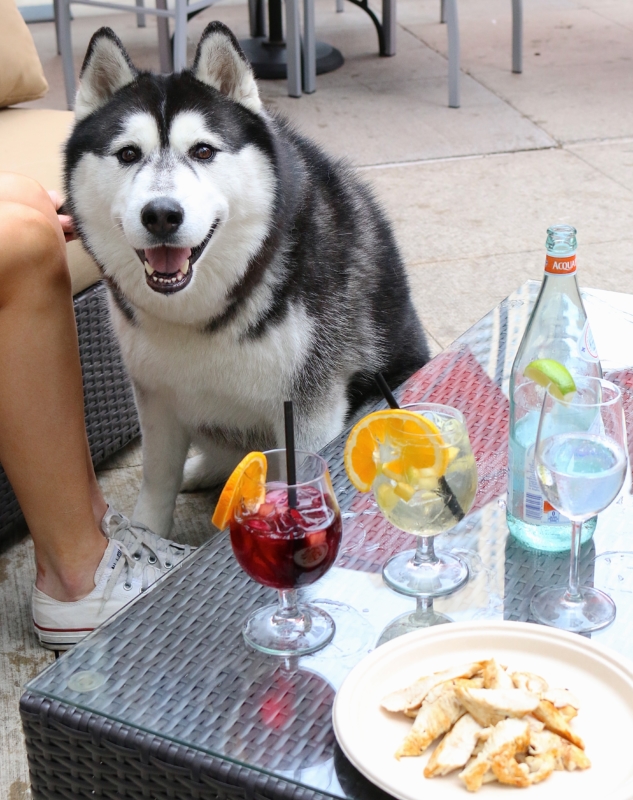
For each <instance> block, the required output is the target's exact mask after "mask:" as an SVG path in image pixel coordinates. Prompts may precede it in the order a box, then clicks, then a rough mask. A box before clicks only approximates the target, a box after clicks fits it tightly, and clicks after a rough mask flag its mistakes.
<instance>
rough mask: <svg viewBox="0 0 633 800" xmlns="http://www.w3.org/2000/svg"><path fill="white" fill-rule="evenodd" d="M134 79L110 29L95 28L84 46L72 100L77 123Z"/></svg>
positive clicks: (133, 72) (118, 43)
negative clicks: (76, 90) (77, 87)
mask: <svg viewBox="0 0 633 800" xmlns="http://www.w3.org/2000/svg"><path fill="white" fill-rule="evenodd" d="M135 77H136V69H135V68H134V65H133V64H132V62H131V61H130V57H129V56H128V54H127V53H126V51H125V48H124V47H123V45H122V44H121V41H120V39H119V37H118V36H117V35H116V33H115V32H114V31H113V30H112V29H111V28H99V30H98V31H97V32H96V33H95V34H94V36H93V37H92V39H91V40H90V44H89V45H88V51H87V53H86V57H85V59H84V63H83V66H82V68H81V74H80V76H79V91H78V92H77V98H76V100H75V117H76V119H77V120H80V119H83V118H84V117H87V116H88V114H92V112H93V111H96V110H97V109H98V108H100V107H101V106H103V105H105V104H106V103H107V102H108V100H110V98H111V97H112V95H113V94H114V93H115V92H118V90H119V89H122V88H123V87H124V86H126V85H127V84H128V83H132V81H133V80H134V78H135Z"/></svg>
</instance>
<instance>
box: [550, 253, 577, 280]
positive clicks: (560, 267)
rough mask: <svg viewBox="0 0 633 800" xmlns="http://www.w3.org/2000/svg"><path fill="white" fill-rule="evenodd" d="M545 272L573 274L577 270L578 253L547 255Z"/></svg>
mask: <svg viewBox="0 0 633 800" xmlns="http://www.w3.org/2000/svg"><path fill="white" fill-rule="evenodd" d="M545 272H547V273H549V274H550V275H573V274H574V272H576V253H574V254H573V256H563V257H559V256H551V255H549V253H548V254H547V255H546V256H545Z"/></svg>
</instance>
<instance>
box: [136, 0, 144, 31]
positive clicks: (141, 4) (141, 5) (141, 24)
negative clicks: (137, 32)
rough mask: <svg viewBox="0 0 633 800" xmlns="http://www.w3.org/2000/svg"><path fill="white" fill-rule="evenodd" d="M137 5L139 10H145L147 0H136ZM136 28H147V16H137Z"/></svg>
mask: <svg viewBox="0 0 633 800" xmlns="http://www.w3.org/2000/svg"><path fill="white" fill-rule="evenodd" d="M136 5H137V7H138V8H145V0H136ZM136 27H137V28H144V27H145V14H137V15H136Z"/></svg>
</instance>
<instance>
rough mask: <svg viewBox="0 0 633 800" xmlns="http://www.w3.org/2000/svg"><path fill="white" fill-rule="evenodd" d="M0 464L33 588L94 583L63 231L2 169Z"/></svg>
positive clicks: (69, 589) (98, 537)
mask: <svg viewBox="0 0 633 800" xmlns="http://www.w3.org/2000/svg"><path fill="white" fill-rule="evenodd" d="M0 242H2V247H1V248H0V463H1V464H2V466H3V468H4V470H5V472H6V474H7V476H8V478H9V480H10V482H11V484H12V486H13V489H14V491H15V494H16V496H17V498H18V500H19V502H20V506H21V508H22V511H23V513H24V516H25V518H26V521H27V524H28V526H29V530H30V532H31V535H32V536H33V541H34V544H35V557H36V561H37V580H36V586H37V587H38V588H39V589H40V590H41V591H42V592H44V593H45V594H47V595H48V596H49V597H52V598H54V599H56V600H77V599H80V598H81V597H84V596H85V595H87V594H88V593H89V592H91V591H92V590H93V589H94V574H95V570H96V568H97V566H98V565H99V562H100V560H101V558H102V557H103V553H104V551H105V548H106V545H107V541H106V539H105V537H104V535H103V534H102V532H101V530H100V527H99V521H100V520H101V518H102V516H103V514H104V513H105V510H106V503H105V501H104V499H103V496H102V495H101V492H100V490H99V486H98V484H97V481H96V478H95V475H94V470H93V468H92V463H91V461H90V456H89V452H88V443H87V438H86V431H85V424H84V407H83V391H82V380H81V367H80V363H79V348H78V340H77V330H76V325H75V317H74V312H73V304H72V295H71V290H70V276H69V273H68V266H67V263H66V253H65V244H64V236H63V233H62V231H61V227H60V225H59V222H58V220H57V215H56V213H55V209H54V207H53V204H52V202H51V200H50V198H49V197H48V195H47V193H46V192H45V191H44V190H43V189H42V187H40V186H39V184H37V183H36V182H34V181H31V180H29V179H27V178H22V177H21V176H16V175H7V174H0Z"/></svg>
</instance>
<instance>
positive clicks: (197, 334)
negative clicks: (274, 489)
mask: <svg viewBox="0 0 633 800" xmlns="http://www.w3.org/2000/svg"><path fill="white" fill-rule="evenodd" d="M66 190H67V197H68V206H69V211H70V213H72V215H73V217H74V220H75V224H76V227H77V230H78V232H79V234H80V236H81V239H82V241H83V243H84V245H85V246H86V247H87V248H88V250H89V251H90V252H91V253H92V255H93V256H94V258H95V260H96V261H97V263H98V264H99V266H100V268H101V270H102V272H103V275H104V278H105V280H106V281H107V284H108V286H109V289H110V295H111V300H112V303H111V306H112V316H113V322H114V326H115V329H116V332H117V334H118V337H119V340H120V343H121V347H122V351H123V356H124V359H125V363H126V365H127V368H128V370H129V373H130V375H131V378H132V381H133V384H134V389H135V393H136V400H137V403H138V408H139V413H140V418H141V426H142V433H143V484H142V488H141V492H140V495H139V499H138V503H137V506H136V509H135V512H134V517H135V518H136V519H138V520H139V521H141V522H144V523H145V524H147V525H148V526H149V527H151V528H152V529H153V530H155V531H156V532H157V533H160V534H162V535H166V534H168V532H169V529H170V526H171V521H172V514H173V509H174V504H175V499H176V495H177V493H178V491H179V489H180V488H181V484H182V487H183V488H185V489H195V488H198V487H202V486H208V485H212V484H213V483H217V482H219V481H220V480H222V479H224V478H225V477H226V476H227V475H228V473H229V472H230V470H231V469H232V468H233V467H234V466H235V464H236V463H237V462H238V460H239V459H240V457H241V456H242V455H243V454H244V453H245V452H247V451H248V450H250V449H265V448H271V447H275V446H279V445H283V401H284V400H286V399H292V400H293V401H294V404H295V424H296V427H297V441H298V445H299V446H300V447H302V448H304V449H311V450H316V449H319V448H321V447H323V446H324V445H325V444H326V443H327V442H328V441H330V440H331V439H332V438H333V437H334V436H336V435H337V434H338V433H339V432H340V431H341V430H342V429H343V426H344V424H345V422H346V420H348V419H349V417H350V414H351V413H352V411H353V410H354V409H355V408H357V407H358V405H359V404H360V403H361V402H362V400H364V399H365V398H366V397H367V396H368V394H370V393H372V392H373V391H374V385H373V375H374V374H375V373H376V372H377V371H378V370H380V371H382V372H383V373H384V374H385V376H386V377H387V380H388V381H390V382H392V383H394V384H395V383H396V382H397V381H398V380H400V379H401V378H403V377H405V376H406V375H408V374H410V373H412V372H413V371H414V370H415V369H417V368H418V367H420V366H421V365H422V364H423V363H425V361H426V360H428V350H427V345H426V341H425V337H424V334H423V332H422V328H421V326H420V323H419V321H418V318H417V316H416V313H415V310H414V308H413V305H412V302H411V298H410V293H409V287H408V283H407V278H406V275H405V271H404V268H403V264H402V261H401V258H400V255H399V253H398V249H397V247H396V244H395V242H394V237H393V234H392V232H391V230H390V227H389V224H388V223H387V221H386V220H385V217H384V216H383V214H382V212H381V210H380V208H379V207H378V205H377V204H376V201H375V200H374V199H373V198H372V196H371V193H370V191H369V190H368V189H367V187H366V186H364V185H363V184H362V183H359V182H358V180H357V179H356V178H355V176H354V175H353V173H352V172H351V170H350V169H348V168H347V167H346V166H344V165H342V164H341V163H339V162H336V161H333V160H332V159H330V158H328V157H327V156H326V155H324V153H323V152H322V151H321V150H320V149H319V148H318V147H317V146H316V145H315V144H314V143H312V142H310V141H308V140H307V139H305V138H303V137H302V136H300V135H299V134H298V133H296V132H295V131H294V130H292V128H290V127H289V126H288V125H287V124H286V123H285V122H284V121H283V120H280V119H278V118H276V117H271V116H270V115H269V114H268V113H267V112H266V111H265V110H264V109H263V108H262V104H261V101H260V98H259V94H258V91H257V86H256V83H255V80H254V78H253V74H252V71H251V69H250V66H249V65H248V63H247V61H246V60H245V58H244V56H243V54H242V52H241V50H240V48H239V46H238V44H237V41H236V40H235V38H234V36H233V35H232V33H231V32H230V31H229V30H228V29H227V28H226V27H225V26H223V25H222V24H220V23H217V22H213V23H211V24H210V25H209V26H208V27H207V28H206V30H205V32H204V34H203V36H202V39H201V41H200V44H199V45H198V50H197V53H196V57H195V62H194V65H193V68H192V69H191V70H190V71H185V72H182V73H180V74H178V75H169V76H157V75H153V74H150V73H147V72H137V71H136V70H135V68H134V67H133V65H132V64H131V62H130V60H129V57H128V55H127V53H126V52H125V50H124V49H123V46H122V45H121V42H120V41H119V40H118V39H117V37H116V36H115V35H114V33H113V32H112V31H111V30H110V29H108V28H102V29H101V30H99V31H98V32H97V33H96V34H95V35H94V37H93V39H92V41H91V43H90V46H89V49H88V52H87V55H86V59H85V62H84V65H83V69H82V73H81V83H80V88H79V92H78V95H77V101H76V124H75V127H74V129H73V132H72V134H71V136H70V139H69V141H68V143H67V146H66ZM192 442H193V443H195V444H196V445H197V446H198V448H199V449H200V451H201V453H202V454H201V455H199V456H196V457H193V458H191V459H189V460H188V461H187V463H186V466H185V468H184V483H183V465H185V459H186V455H187V450H188V448H189V446H190V444H191V443H192Z"/></svg>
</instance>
